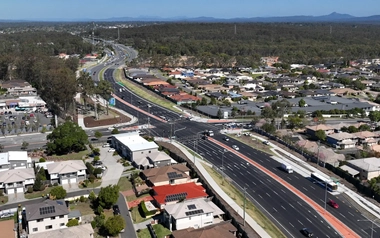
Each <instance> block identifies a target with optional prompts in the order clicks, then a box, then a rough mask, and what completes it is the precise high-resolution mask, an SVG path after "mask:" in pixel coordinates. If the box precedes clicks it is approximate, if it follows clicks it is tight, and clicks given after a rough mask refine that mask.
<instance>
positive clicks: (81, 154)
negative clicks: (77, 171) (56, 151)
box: [53, 150, 90, 160]
mask: <svg viewBox="0 0 380 238" xmlns="http://www.w3.org/2000/svg"><path fill="white" fill-rule="evenodd" d="M88 153H90V152H89V151H88V150H84V151H81V152H78V153H70V154H67V155H53V157H54V158H56V159H65V160H81V159H83V157H85V156H86V155H88Z"/></svg>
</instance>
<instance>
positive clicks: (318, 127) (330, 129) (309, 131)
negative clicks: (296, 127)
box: [306, 124, 334, 137]
mask: <svg viewBox="0 0 380 238" xmlns="http://www.w3.org/2000/svg"><path fill="white" fill-rule="evenodd" d="M319 130H322V131H324V132H325V134H326V135H329V134H331V133H334V127H332V126H328V125H324V124H320V125H316V126H307V127H306V134H308V135H310V136H314V137H315V132H317V131H319Z"/></svg>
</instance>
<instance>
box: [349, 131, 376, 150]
mask: <svg viewBox="0 0 380 238" xmlns="http://www.w3.org/2000/svg"><path fill="white" fill-rule="evenodd" d="M352 135H354V136H356V138H357V140H358V145H363V146H366V147H371V146H373V145H376V144H377V142H378V141H379V136H378V135H377V134H376V133H373V132H370V131H359V132H356V133H352Z"/></svg>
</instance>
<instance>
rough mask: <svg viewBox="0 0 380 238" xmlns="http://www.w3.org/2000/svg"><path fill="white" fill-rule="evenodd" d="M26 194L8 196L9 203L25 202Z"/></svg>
mask: <svg viewBox="0 0 380 238" xmlns="http://www.w3.org/2000/svg"><path fill="white" fill-rule="evenodd" d="M25 200H26V199H25V195H24V193H14V194H8V203H18V202H23V201H25Z"/></svg>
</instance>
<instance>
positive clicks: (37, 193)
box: [25, 187, 53, 199]
mask: <svg viewBox="0 0 380 238" xmlns="http://www.w3.org/2000/svg"><path fill="white" fill-rule="evenodd" d="M52 189H53V187H46V188H45V189H44V190H43V191H35V192H33V193H26V194H25V198H26V199H34V198H41V197H43V196H46V195H47V194H49V193H50V191H51V190H52Z"/></svg>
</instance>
